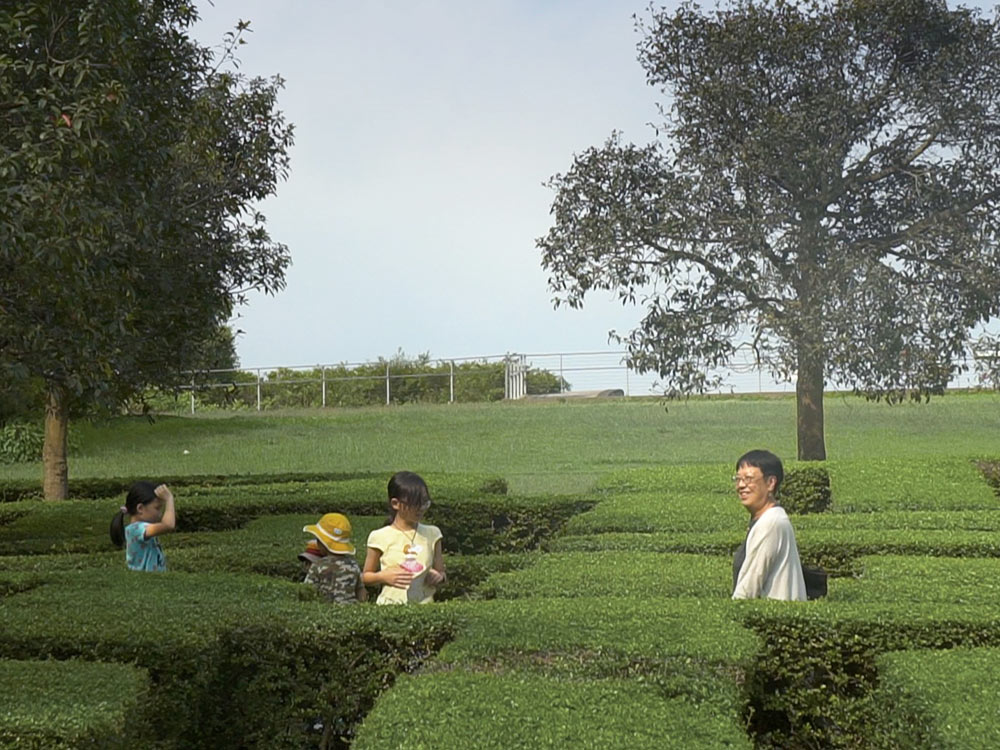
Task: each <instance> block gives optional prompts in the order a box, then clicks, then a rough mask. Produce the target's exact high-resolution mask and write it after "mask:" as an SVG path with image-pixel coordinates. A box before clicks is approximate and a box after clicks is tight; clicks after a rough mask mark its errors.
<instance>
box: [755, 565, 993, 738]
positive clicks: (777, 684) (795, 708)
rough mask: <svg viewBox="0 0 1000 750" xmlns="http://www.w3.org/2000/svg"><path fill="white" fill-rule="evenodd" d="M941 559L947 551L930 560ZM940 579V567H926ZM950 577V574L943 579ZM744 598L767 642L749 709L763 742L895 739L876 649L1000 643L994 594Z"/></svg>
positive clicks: (757, 665) (930, 582) (879, 651)
mask: <svg viewBox="0 0 1000 750" xmlns="http://www.w3.org/2000/svg"><path fill="white" fill-rule="evenodd" d="M932 562H935V563H940V562H941V561H940V560H937V561H932ZM924 572H925V573H927V574H929V575H930V576H932V577H930V578H927V579H925V583H927V584H928V585H933V584H934V581H935V579H934V578H933V574H934V571H931V570H925V571H924ZM941 583H942V585H944V583H945V582H944V581H942V582H941ZM844 584H845V581H842V580H837V581H833V582H832V584H831V595H830V597H829V598H828V599H826V600H819V601H816V602H810V603H809V604H806V605H798V606H788V605H787V603H784V602H766V601H749V602H740V603H739V609H740V610H741V611H742V612H743V613H744V622H745V623H746V625H747V626H749V627H751V628H753V629H754V630H755V631H756V632H757V633H758V634H759V636H760V637H761V639H762V642H763V646H762V648H761V650H760V652H759V653H758V655H757V657H756V660H755V663H754V665H753V667H752V668H751V669H750V670H749V679H748V681H747V696H748V707H747V713H746V718H747V721H748V726H749V728H750V731H751V732H754V733H756V734H757V740H758V744H759V745H761V746H764V747H772V746H777V747H824V748H856V747H892V746H893V745H892V744H891V741H889V740H887V739H886V736H885V735H886V732H888V731H890V730H891V727H892V726H893V720H892V715H891V714H888V715H887V714H886V713H884V711H883V710H882V709H880V708H879V707H878V706H877V705H875V703H874V702H873V700H872V691H873V690H874V688H875V686H876V684H877V677H878V670H877V665H876V661H877V658H878V657H879V656H880V655H881V654H883V653H886V652H888V651H896V650H906V649H925V648H934V649H940V648H951V647H954V646H984V645H985V646H998V645H1000V617H998V615H997V611H996V606H995V603H994V601H993V600H989V599H980V600H979V601H977V602H976V603H966V604H956V603H949V602H948V601H945V600H943V601H934V600H933V599H928V600H923V601H907V600H905V599H900V598H897V597H893V596H892V595H891V593H888V594H887V595H885V596H884V598H883V597H881V596H880V597H873V599H872V600H870V601H857V602H845V601H839V600H838V597H837V595H836V594H835V590H836V587H839V586H843V585H844Z"/></svg>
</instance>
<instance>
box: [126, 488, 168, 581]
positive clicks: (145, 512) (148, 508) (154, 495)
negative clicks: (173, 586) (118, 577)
mask: <svg viewBox="0 0 1000 750" xmlns="http://www.w3.org/2000/svg"><path fill="white" fill-rule="evenodd" d="M126 516H127V517H128V521H127V522H126V520H125V519H126ZM175 524H176V514H175V513H174V496H173V493H171V492H170V489H169V488H168V487H167V485H165V484H161V485H160V486H158V487H157V486H154V485H153V483H152V482H136V483H135V484H133V485H132V487H131V488H130V489H129V491H128V495H126V497H125V505H123V506H122V507H121V509H120V510H119V511H118V513H116V514H115V517H114V518H112V519H111V541H112V542H113V543H114V544H115V545H116V546H117V547H119V548H121V547H125V564H126V565H127V566H128V568H129V570H146V571H161V570H166V569H167V559H166V558H165V557H164V556H163V549H162V548H161V547H160V540H159V539H158V538H157V537H159V535H160V534H166V533H168V532H171V531H173V530H174V526H175Z"/></svg>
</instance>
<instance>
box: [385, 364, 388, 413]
mask: <svg viewBox="0 0 1000 750" xmlns="http://www.w3.org/2000/svg"><path fill="white" fill-rule="evenodd" d="M385 405H386V406H388V405H389V363H388V362H386V363H385Z"/></svg>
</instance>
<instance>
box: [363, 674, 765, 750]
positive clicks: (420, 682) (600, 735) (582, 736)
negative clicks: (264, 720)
mask: <svg viewBox="0 0 1000 750" xmlns="http://www.w3.org/2000/svg"><path fill="white" fill-rule="evenodd" d="M415 707H419V708H417V710H414V708H415ZM433 747H444V748H476V749H477V750H492V749H495V750H511V748H577V749H579V750H584V749H587V748H592V749H593V750H606V748H613V747H628V748H632V749H633V750H642V749H643V748H648V749H649V750H663V748H677V750H690V749H691V748H746V749H747V750H749V748H750V747H751V744H750V741H749V740H748V739H747V737H746V734H744V732H743V730H742V728H741V727H740V726H739V725H738V724H737V722H736V721H735V719H734V717H733V716H732V714H731V713H728V712H726V711H725V710H719V709H718V708H717V707H715V706H713V705H697V704H693V703H691V702H690V701H687V700H685V699H684V698H664V697H663V696H661V695H658V694H657V693H655V692H651V691H650V690H648V689H647V688H646V687H645V686H643V685H642V684H641V683H637V682H635V681H626V680H599V681H597V680H594V681H590V680H587V681H583V680H562V679H555V678H551V677H540V676H539V675H537V674H531V673H528V674H521V673H505V674H481V673H470V672H449V673H438V674H423V675H407V676H405V677H403V678H401V679H400V680H399V682H398V683H397V685H396V686H395V687H394V688H393V689H392V690H391V691H389V692H388V693H386V694H385V695H384V696H383V697H382V698H381V699H380V700H379V702H378V704H377V705H376V706H375V708H374V709H373V710H372V712H371V713H370V714H369V715H368V717H367V718H366V720H365V722H364V723H363V724H362V726H361V728H360V729H359V731H358V736H357V739H356V741H355V742H354V744H353V745H352V748H354V750H384V749H385V748H433Z"/></svg>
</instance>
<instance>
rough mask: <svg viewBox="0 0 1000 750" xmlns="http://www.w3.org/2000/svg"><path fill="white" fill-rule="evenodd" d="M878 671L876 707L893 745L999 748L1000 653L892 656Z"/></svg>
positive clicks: (961, 749) (882, 661) (949, 651)
mask: <svg viewBox="0 0 1000 750" xmlns="http://www.w3.org/2000/svg"><path fill="white" fill-rule="evenodd" d="M878 667H879V675H880V686H879V688H878V690H877V692H876V695H875V703H876V705H877V706H878V707H879V708H880V711H879V713H880V715H881V716H883V717H885V718H886V720H887V721H886V724H887V728H888V732H887V733H888V734H889V741H890V743H891V745H892V746H893V747H897V748H927V750H931V749H932V748H933V749H934V750H965V749H966V748H971V747H1000V724H998V723H997V721H996V717H997V716H998V715H1000V700H998V696H1000V677H998V675H1000V650H998V649H989V648H978V649H946V650H942V651H906V652H899V653H891V654H885V655H884V656H882V657H880V658H879V659H878Z"/></svg>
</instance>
